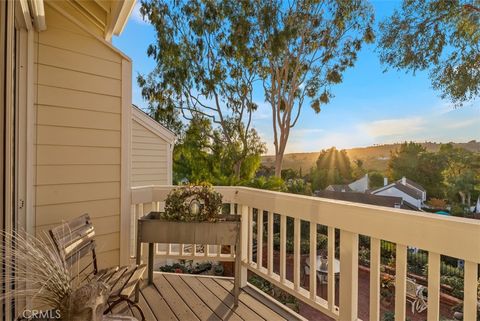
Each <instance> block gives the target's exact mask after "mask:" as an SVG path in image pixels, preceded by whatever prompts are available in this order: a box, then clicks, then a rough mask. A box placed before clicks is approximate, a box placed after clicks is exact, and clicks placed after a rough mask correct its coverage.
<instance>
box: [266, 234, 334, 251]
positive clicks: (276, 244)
mask: <svg viewBox="0 0 480 321" xmlns="http://www.w3.org/2000/svg"><path fill="white" fill-rule="evenodd" d="M327 244H328V237H327V236H326V235H324V234H320V233H317V250H318V249H321V250H322V249H323V250H326V248H327ZM293 248H294V243H293V237H291V236H290V237H287V241H286V251H287V253H288V254H292V253H293ZM273 249H274V250H275V251H280V233H275V234H273ZM300 253H301V254H309V253H310V240H309V239H301V240H300Z"/></svg>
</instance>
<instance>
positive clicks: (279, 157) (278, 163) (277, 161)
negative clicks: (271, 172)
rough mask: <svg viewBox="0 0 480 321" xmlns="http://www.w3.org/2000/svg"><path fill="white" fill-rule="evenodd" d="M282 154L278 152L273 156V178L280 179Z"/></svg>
mask: <svg viewBox="0 0 480 321" xmlns="http://www.w3.org/2000/svg"><path fill="white" fill-rule="evenodd" d="M282 164H283V153H281V152H279V153H277V154H276V155H275V176H276V177H282Z"/></svg>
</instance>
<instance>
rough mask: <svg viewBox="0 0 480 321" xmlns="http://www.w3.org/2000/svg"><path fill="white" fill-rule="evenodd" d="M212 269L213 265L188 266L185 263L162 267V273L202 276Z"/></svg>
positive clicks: (207, 263)
mask: <svg viewBox="0 0 480 321" xmlns="http://www.w3.org/2000/svg"><path fill="white" fill-rule="evenodd" d="M211 268H212V263H210V262H205V263H196V264H195V265H191V264H190V265H187V264H184V263H173V264H170V265H168V264H167V265H164V266H161V267H160V271H162V272H169V273H186V274H200V273H203V272H206V271H209V270H210V269H211Z"/></svg>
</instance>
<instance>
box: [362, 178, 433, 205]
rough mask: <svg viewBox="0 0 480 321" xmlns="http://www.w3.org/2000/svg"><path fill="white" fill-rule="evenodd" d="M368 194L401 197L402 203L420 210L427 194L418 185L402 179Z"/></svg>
mask: <svg viewBox="0 0 480 321" xmlns="http://www.w3.org/2000/svg"><path fill="white" fill-rule="evenodd" d="M370 194H374V195H381V196H394V197H401V198H402V200H403V202H404V203H405V202H406V203H408V204H410V205H413V206H414V207H416V208H418V209H421V208H422V206H423V203H424V202H425V201H426V199H427V192H426V191H425V189H424V188H423V187H422V186H421V185H419V184H418V183H416V182H414V181H412V180H410V179H408V178H406V177H402V178H401V179H399V180H398V181H395V182H393V183H391V184H386V185H385V186H383V187H380V188H378V189H375V190H373V191H370Z"/></svg>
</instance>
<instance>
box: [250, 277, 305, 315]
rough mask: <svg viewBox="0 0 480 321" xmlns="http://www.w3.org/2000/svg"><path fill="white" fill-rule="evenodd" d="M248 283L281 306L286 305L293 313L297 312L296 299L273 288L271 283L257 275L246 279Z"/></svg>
mask: <svg viewBox="0 0 480 321" xmlns="http://www.w3.org/2000/svg"><path fill="white" fill-rule="evenodd" d="M248 282H249V283H250V284H252V285H253V286H255V287H257V288H258V289H260V290H261V291H263V292H265V293H267V294H269V295H270V296H272V297H273V298H275V299H276V300H277V301H279V302H281V303H283V304H288V305H289V307H290V308H291V309H293V310H294V311H296V312H298V311H299V306H298V300H297V298H295V297H294V296H293V295H291V294H288V293H286V292H284V291H282V290H281V289H280V288H278V287H276V286H274V285H273V284H272V283H270V282H268V281H267V280H265V279H263V278H261V277H259V276H257V275H253V276H251V277H250V278H249V279H248Z"/></svg>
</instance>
